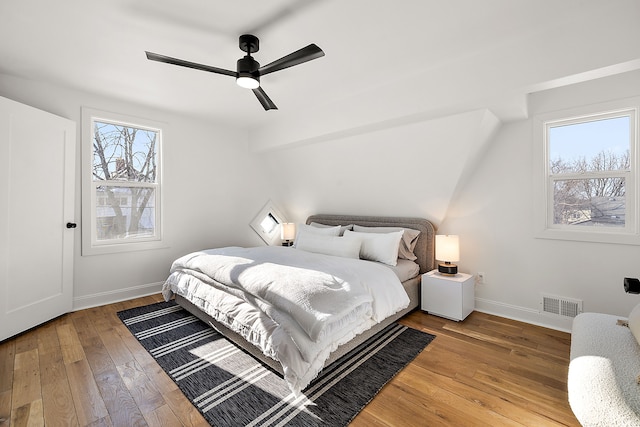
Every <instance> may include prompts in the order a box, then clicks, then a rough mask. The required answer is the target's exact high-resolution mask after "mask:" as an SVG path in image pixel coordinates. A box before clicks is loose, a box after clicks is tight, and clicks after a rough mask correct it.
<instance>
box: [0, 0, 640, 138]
mask: <svg viewBox="0 0 640 427" xmlns="http://www.w3.org/2000/svg"><path fill="white" fill-rule="evenodd" d="M639 28H640V2H639V1H637V0H618V1H616V2H615V3H611V2H606V1H602V0H563V1H558V0H447V1H442V0H438V1H436V0H402V1H393V0H269V1H264V0H243V1H242V2H230V1H222V0H208V1H205V0H110V1H91V0H56V1H50V0H3V1H2V2H0V58H1V59H0V74H6V75H12V76H19V77H22V78H27V79H31V80H36V81H44V82H48V83H51V84H55V85H61V86H65V87H73V88H77V89H80V90H85V91H90V92H93V93H99V94H103V95H106V96H109V97H115V98H119V99H124V100H126V101H130V102H135V103H138V104H142V105H149V106H153V107H155V108H163V109H168V110H171V111H175V112H178V113H181V114H186V115H191V116H196V117H200V118H206V119H208V120H214V121H222V122H225V123H229V124H233V125H236V126H243V127H246V128H247V129H254V130H255V129H263V128H264V129H267V130H268V129H269V128H273V127H274V126H275V125H276V124H278V123H279V124H281V125H282V124H284V123H292V122H293V121H295V120H297V121H304V122H305V123H306V121H307V119H308V118H309V117H312V116H313V117H318V118H320V117H322V119H320V120H322V121H324V122H326V123H330V125H327V126H332V127H333V128H335V129H343V128H345V127H346V126H367V125H370V124H371V123H376V122H380V121H384V120H387V121H388V120H401V119H402V118H403V117H405V118H406V117H417V116H418V117H435V116H444V115H450V114H455V113H458V112H464V111H470V110H474V109H478V108H489V109H491V110H492V111H494V112H495V113H496V114H497V115H498V116H499V117H500V118H502V119H510V118H513V117H519V116H522V115H525V114H526V103H525V102H524V101H523V100H524V99H525V98H524V96H525V95H526V94H527V93H529V92H532V91H536V90H540V89H546V88H549V87H554V86H558V85H563V84H569V83H572V82H577V81H581V80H586V79H591V78H596V77H601V76H605V75H608V74H614V73H618V72H621V71H628V70H631V69H638V68H640V47H639V46H640V43H638V40H640V29H639ZM245 32H252V33H254V34H255V35H257V36H258V37H259V38H260V42H261V44H260V51H259V52H258V53H256V54H255V55H254V57H255V58H256V59H257V60H258V61H259V62H260V63H262V64H266V63H268V62H271V61H273V60H275V59H278V58H280V57H282V56H284V55H286V54H288V53H290V52H292V51H294V50H297V49H299V48H301V47H303V46H306V45H308V44H309V43H316V44H317V45H318V46H320V47H321V48H322V49H323V50H324V51H325V53H326V56H325V57H323V58H320V59H316V60H314V61H311V62H308V63H305V64H302V65H299V66H296V67H293V68H289V69H286V70H282V71H279V72H277V73H273V74H270V75H268V76H265V77H263V79H262V86H263V88H264V90H265V91H266V92H267V94H268V95H269V96H270V97H271V99H272V100H273V101H274V102H275V103H276V105H278V107H279V110H278V111H268V112H265V111H264V110H263V109H262V107H261V106H260V104H259V102H258V101H257V99H256V98H255V96H254V95H253V94H252V93H251V92H250V91H248V90H246V89H241V88H239V87H237V86H236V84H235V82H234V80H233V79H232V78H231V77H228V76H223V75H216V74H210V73H206V72H202V71H197V70H192V69H187V68H182V67H177V66H172V65H167V64H161V63H157V62H152V61H148V60H147V59H146V57H145V54H144V51H145V50H149V51H152V52H157V53H161V54H165V55H168V56H174V57H179V58H182V59H186V60H190V61H193V62H200V63H204V64H207V65H213V66H216V67H220V68H227V69H232V70H234V69H235V62H236V60H237V59H239V58H240V57H241V56H243V55H244V53H243V52H241V51H240V49H239V48H238V36H239V35H240V34H242V33H245ZM0 77H1V76H0ZM304 118H306V119H305V120H299V119H304ZM347 122H349V123H350V124H347ZM299 126H302V125H300V124H299ZM300 132H303V130H300ZM318 132H320V133H322V132H329V130H328V129H325V130H322V131H318Z"/></svg>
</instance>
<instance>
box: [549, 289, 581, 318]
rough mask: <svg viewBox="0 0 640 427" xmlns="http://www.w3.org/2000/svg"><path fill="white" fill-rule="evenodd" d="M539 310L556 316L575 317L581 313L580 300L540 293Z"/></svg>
mask: <svg viewBox="0 0 640 427" xmlns="http://www.w3.org/2000/svg"><path fill="white" fill-rule="evenodd" d="M540 312H542V313H549V314H555V315H556V316H564V317H576V316H577V315H578V314H580V313H582V300H577V299H572V298H565V297H559V296H556V295H548V294H542V299H541V301H540Z"/></svg>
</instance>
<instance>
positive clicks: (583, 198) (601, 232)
mask: <svg viewBox="0 0 640 427" xmlns="http://www.w3.org/2000/svg"><path fill="white" fill-rule="evenodd" d="M626 105H627V106H628V105H631V104H626ZM617 106H618V105H616V107H617ZM606 107H610V108H608V109H606ZM611 107H614V105H608V106H604V105H601V106H598V107H594V108H591V110H592V111H589V112H586V111H577V110H576V111H571V112H563V113H560V114H557V113H554V114H552V115H547V116H545V117H539V118H537V119H536V128H537V131H538V132H539V134H538V137H536V138H535V141H536V144H537V146H538V147H539V148H538V150H537V156H536V170H542V171H543V173H542V174H541V176H540V179H538V180H537V186H538V193H539V203H538V212H537V213H536V221H537V223H538V231H539V232H538V236H539V237H548V238H558V239H568V240H583V241H597V242H610V243H634V244H640V239H638V218H637V212H638V209H637V206H636V204H637V201H638V197H637V189H638V185H637V180H638V176H637V175H638V174H637V170H636V165H637V162H636V158H635V156H636V153H637V135H636V122H637V111H638V110H637V108H636V107H627V108H619V109H613V108H611Z"/></svg>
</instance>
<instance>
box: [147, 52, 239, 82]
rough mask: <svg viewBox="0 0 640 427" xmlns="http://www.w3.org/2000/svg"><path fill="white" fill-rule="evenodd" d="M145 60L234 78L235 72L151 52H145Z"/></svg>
mask: <svg viewBox="0 0 640 427" xmlns="http://www.w3.org/2000/svg"><path fill="white" fill-rule="evenodd" d="M145 53H146V54H147V59H149V60H151V61H158V62H164V63H165V64H173V65H179V66H181V67H188V68H193V69H195V70H201V71H208V72H210V73H216V74H224V75H226V76H232V77H236V72H235V71H231V70H225V69H224V68H217V67H211V66H210V65H203V64H197V63H195V62H190V61H185V60H183V59H178V58H172V57H170V56H165V55H160V54H157V53H153V52H146V51H145Z"/></svg>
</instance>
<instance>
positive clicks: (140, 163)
mask: <svg viewBox="0 0 640 427" xmlns="http://www.w3.org/2000/svg"><path fill="white" fill-rule="evenodd" d="M82 127H83V129H82V132H83V133H82V139H83V164H82V166H83V168H82V169H83V212H82V214H83V215H82V225H83V233H82V236H83V242H82V253H83V255H93V254H102V253H112V252H122V251H131V250H142V249H153V248H158V247H162V227H161V220H160V214H161V203H160V200H161V187H160V165H161V163H160V148H161V143H162V127H161V125H160V124H158V123H154V122H150V121H148V120H141V119H134V118H130V117H125V116H122V115H117V114H113V113H106V112H103V111H97V110H91V109H83V110H82Z"/></svg>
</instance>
